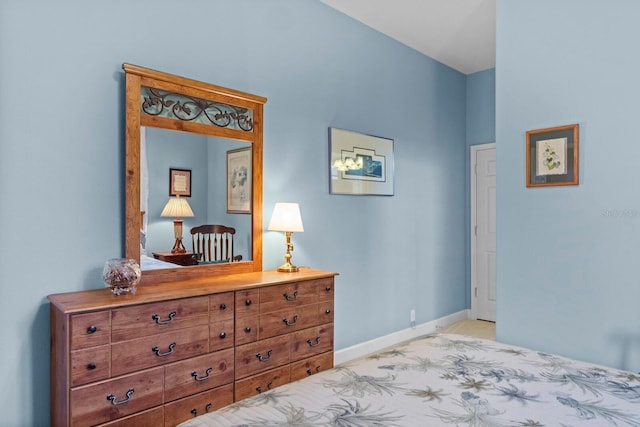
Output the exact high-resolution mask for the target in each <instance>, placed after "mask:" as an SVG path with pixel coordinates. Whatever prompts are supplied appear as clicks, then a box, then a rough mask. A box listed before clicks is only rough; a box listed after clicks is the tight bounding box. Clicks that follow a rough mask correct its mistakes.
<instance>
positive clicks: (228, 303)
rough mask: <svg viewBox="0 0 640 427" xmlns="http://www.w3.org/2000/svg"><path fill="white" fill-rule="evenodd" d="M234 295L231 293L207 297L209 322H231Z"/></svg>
mask: <svg viewBox="0 0 640 427" xmlns="http://www.w3.org/2000/svg"><path fill="white" fill-rule="evenodd" d="M234 302H235V295H234V293H233V292H225V293H223V294H215V295H211V296H210V297H209V320H210V322H220V321H227V320H233V315H234V311H235V310H234Z"/></svg>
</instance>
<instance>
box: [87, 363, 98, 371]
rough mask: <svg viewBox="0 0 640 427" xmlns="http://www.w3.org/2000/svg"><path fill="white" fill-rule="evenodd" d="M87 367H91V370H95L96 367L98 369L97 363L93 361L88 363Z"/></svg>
mask: <svg viewBox="0 0 640 427" xmlns="http://www.w3.org/2000/svg"><path fill="white" fill-rule="evenodd" d="M87 369H90V370H94V369H96V364H95V363H93V362H91V363H89V364H88V365H87Z"/></svg>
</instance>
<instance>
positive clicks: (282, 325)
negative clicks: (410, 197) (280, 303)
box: [258, 304, 318, 339]
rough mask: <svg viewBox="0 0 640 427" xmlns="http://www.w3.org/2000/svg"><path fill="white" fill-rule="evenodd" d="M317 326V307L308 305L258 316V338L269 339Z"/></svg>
mask: <svg viewBox="0 0 640 427" xmlns="http://www.w3.org/2000/svg"><path fill="white" fill-rule="evenodd" d="M317 324H318V305H317V304H309V305H303V306H300V307H292V308H288V309H285V310H280V311H274V312H272V313H267V314H261V315H260V332H259V333H258V338H260V339H263V338H269V337H273V336H276V335H281V334H286V333H289V332H293V331H298V330H300V329H304V328H308V327H310V326H314V325H317Z"/></svg>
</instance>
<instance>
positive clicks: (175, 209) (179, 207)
mask: <svg viewBox="0 0 640 427" xmlns="http://www.w3.org/2000/svg"><path fill="white" fill-rule="evenodd" d="M160 216H165V217H167V216H173V217H175V219H174V220H173V235H174V237H175V239H176V240H175V243H174V245H173V248H172V249H171V253H174V254H175V253H178V254H181V253H185V252H187V250H186V249H185V247H184V245H183V244H182V219H180V218H184V217H191V216H193V211H192V210H191V206H189V203H188V202H187V200H186V199H182V198H180V196H175V197H171V198H170V199H169V201H168V202H167V204H166V205H165V206H164V209H162V213H161V214H160Z"/></svg>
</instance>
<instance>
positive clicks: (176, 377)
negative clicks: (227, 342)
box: [164, 348, 234, 402]
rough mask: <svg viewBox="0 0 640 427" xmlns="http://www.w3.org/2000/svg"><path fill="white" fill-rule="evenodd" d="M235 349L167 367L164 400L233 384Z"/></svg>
mask: <svg viewBox="0 0 640 427" xmlns="http://www.w3.org/2000/svg"><path fill="white" fill-rule="evenodd" d="M233 379H234V378H233V349H232V348H229V349H226V350H222V351H218V352H215V353H210V354H206V355H204V356H199V357H195V358H192V359H188V360H184V361H182V362H178V363H173V364H171V365H168V366H166V367H165V374H164V389H165V390H164V400H165V402H168V401H171V400H176V399H179V398H181V397H184V396H188V395H191V394H196V393H200V392H202V391H206V390H209V389H212V388H214V387H218V386H221V385H223V384H227V383H233Z"/></svg>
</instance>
